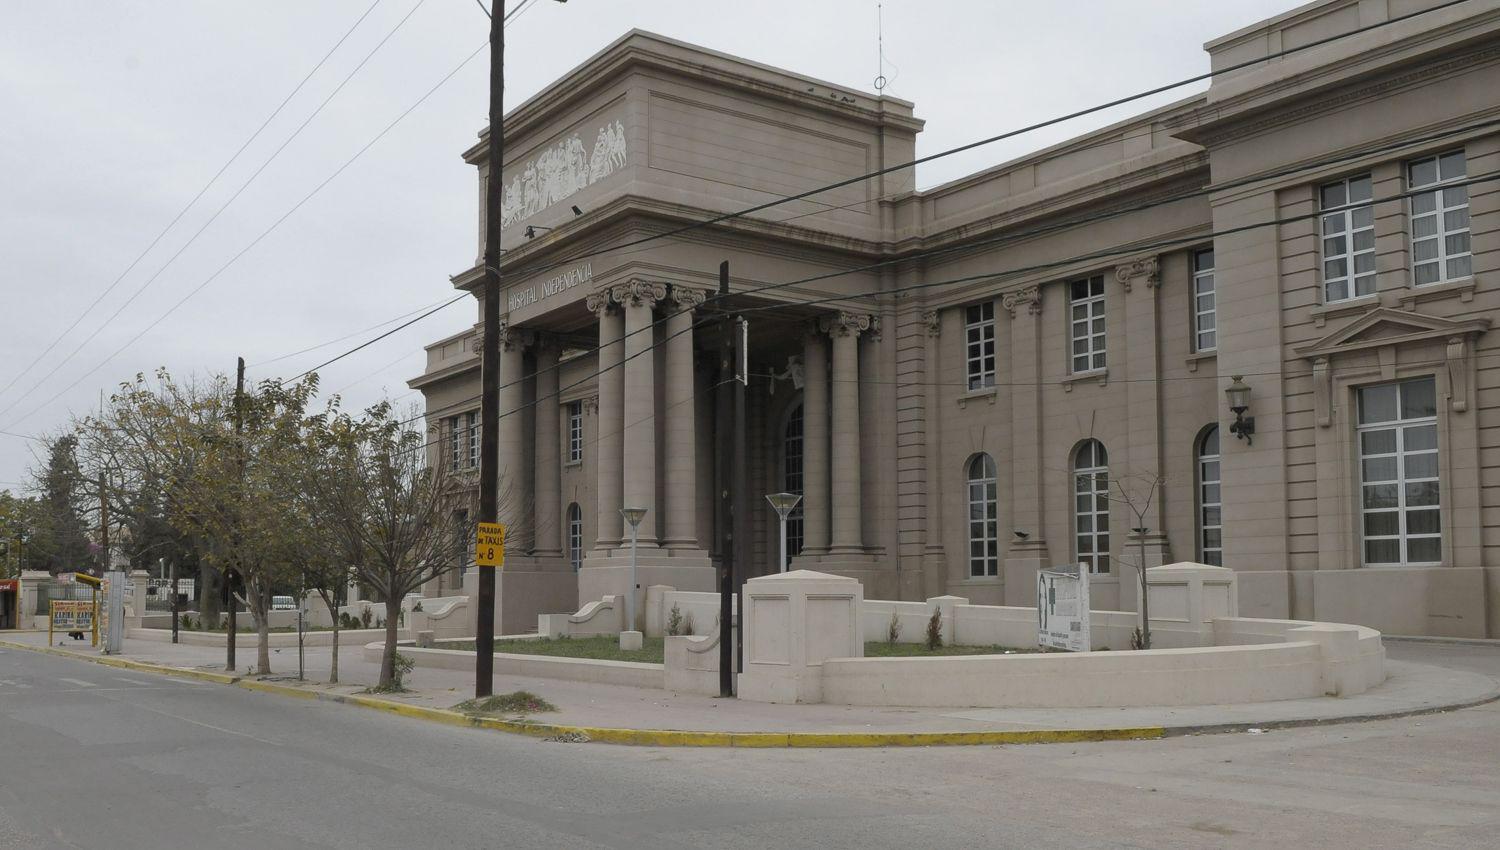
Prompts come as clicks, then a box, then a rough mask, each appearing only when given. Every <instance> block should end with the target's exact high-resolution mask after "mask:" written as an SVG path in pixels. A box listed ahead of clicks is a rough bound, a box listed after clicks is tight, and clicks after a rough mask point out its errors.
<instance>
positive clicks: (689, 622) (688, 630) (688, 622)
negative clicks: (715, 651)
mask: <svg viewBox="0 0 1500 850" xmlns="http://www.w3.org/2000/svg"><path fill="white" fill-rule="evenodd" d="M682 633H683V634H685V635H690V634H692V633H693V612H691V611H689V612H688V615H687V616H686V617H684V618H683V620H682Z"/></svg>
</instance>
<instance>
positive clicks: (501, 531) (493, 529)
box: [474, 522, 505, 567]
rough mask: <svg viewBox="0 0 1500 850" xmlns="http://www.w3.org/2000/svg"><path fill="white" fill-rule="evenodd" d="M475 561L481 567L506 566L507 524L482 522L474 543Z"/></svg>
mask: <svg viewBox="0 0 1500 850" xmlns="http://www.w3.org/2000/svg"><path fill="white" fill-rule="evenodd" d="M474 563H476V564H478V565H479V566H481V567H503V566H505V526H504V525H503V524H502V523H498V522H481V523H479V530H478V533H477V539H476V540H475V544H474Z"/></svg>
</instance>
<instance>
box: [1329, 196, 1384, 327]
mask: <svg viewBox="0 0 1500 850" xmlns="http://www.w3.org/2000/svg"><path fill="white" fill-rule="evenodd" d="M1370 199H1371V186H1370V175H1368V174H1361V175H1359V176H1358V177H1350V178H1348V179H1347V180H1340V181H1339V182H1337V183H1329V184H1328V185H1326V186H1324V187H1323V188H1322V189H1320V190H1319V192H1318V201H1319V208H1320V209H1323V210H1332V212H1325V213H1323V215H1322V218H1321V220H1322V223H1323V224H1322V227H1323V303H1325V304H1332V303H1334V302H1337V301H1347V300H1349V299H1350V298H1359V297H1360V296H1363V295H1374V294H1375V208H1374V207H1372V206H1370ZM1356 204H1358V205H1359V206H1354V205H1356ZM1340 207H1348V209H1339V208H1340Z"/></svg>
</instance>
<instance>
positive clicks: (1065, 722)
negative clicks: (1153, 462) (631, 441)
mask: <svg viewBox="0 0 1500 850" xmlns="http://www.w3.org/2000/svg"><path fill="white" fill-rule="evenodd" d="M0 640H7V641H11V642H13V643H16V644H24V645H29V646H35V647H43V646H45V645H46V643H47V635H46V634H45V633H19V634H18V633H9V634H7V635H6V636H5V637H3V638H0ZM62 648H66V649H69V650H70V651H75V652H78V653H79V654H80V655H86V656H97V652H96V651H94V650H92V649H89V648H88V647H83V648H82V649H78V648H76V645H75V646H72V647H67V646H64V647H62ZM362 648H363V647H362V646H346V647H343V648H342V650H341V652H340V657H339V668H340V679H341V684H340V685H337V686H330V685H326V684H322V683H321V681H320V680H322V679H325V678H326V677H327V672H328V666H329V660H330V656H331V649H330V648H327V647H320V648H310V649H308V650H307V651H306V665H307V673H308V679H309V681H308V682H307V683H306V685H305V687H307V688H308V689H310V690H313V691H316V692H319V693H323V694H345V695H348V694H355V693H357V692H359V691H361V690H362V689H363V688H365V687H367V686H368V685H370V684H371V683H373V682H374V681H376V680H377V678H378V675H379V670H378V667H377V665H375V664H373V663H371V662H367V661H365V660H364V659H363V653H362ZM123 657H124V658H126V659H129V660H133V661H140V662H145V663H151V664H160V665H166V666H171V667H179V668H188V669H197V670H203V671H210V670H212V671H220V672H222V671H223V661H224V652H223V650H222V649H220V648H215V647H199V646H184V645H173V644H169V643H157V642H154V641H143V640H127V641H126V643H125V654H124V656H123ZM271 657H272V669H273V671H274V673H275V675H273V676H272V677H270V678H271V681H274V682H277V683H280V684H286V685H295V684H297V683H296V680H295V676H296V669H297V651H296V649H295V648H293V649H282V650H279V651H277V650H273V651H272V656H271ZM254 658H255V645H254V640H253V637H252V638H251V639H250V640H248V641H246V642H245V643H243V644H241V646H240V647H239V650H238V659H237V660H238V662H239V665H240V671H239V672H240V674H241V675H244V674H246V672H247V668H248V666H249V664H251V663H253V662H254ZM247 662H248V663H247ZM1386 669H1387V672H1388V676H1389V677H1388V679H1387V681H1386V682H1385V683H1384V684H1382V685H1381V686H1379V687H1377V688H1374V689H1372V690H1370V691H1369V692H1367V693H1365V694H1362V695H1359V696H1356V697H1351V698H1347V699H1335V698H1319V699H1305V700H1286V701H1280V702H1269V703H1252V704H1243V705H1211V706H1190V707H1182V706H1169V707H1155V708H1124V709H1116V708H1070V709H997V708H947V709H944V708H867V707H851V706H834V705H768V704H764V703H752V702H741V701H739V700H733V699H729V700H725V699H718V698H712V697H704V696H698V695H693V694H678V693H672V692H668V691H662V690H655V689H645V688H632V687H624V686H618V685H597V684H585V683H579V682H564V681H558V680H555V679H540V678H525V677H515V676H496V677H495V681H494V691H495V693H506V692H509V691H514V690H527V691H531V692H533V693H536V694H539V695H541V696H542V697H544V698H546V699H547V700H549V701H550V702H552V703H553V704H555V705H556V706H557V707H558V711H557V712H556V713H548V714H546V715H542V716H537V717H535V718H534V719H535V720H536V721H538V722H545V723H547V724H551V725H554V726H577V727H605V728H615V729H619V728H625V729H638V730H683V731H694V732H712V733H757V732H775V733H823V734H836V735H860V734H870V735H902V734H921V733H955V732H957V733H974V732H1037V731H1049V730H1053V731H1072V732H1079V731H1100V730H1122V729H1132V730H1152V729H1154V730H1156V733H1155V734H1169V735H1170V734H1188V733H1192V732H1197V731H1216V730H1232V729H1250V728H1275V727H1279V726H1295V725H1307V724H1316V723H1329V722H1339V721H1346V720H1362V719H1375V718H1382V717H1391V716H1399V715H1403V714H1414V713H1422V712H1430V711H1438V710H1443V709H1448V708H1457V707H1463V706H1469V705H1474V704H1477V703H1481V702H1486V701H1489V700H1494V699H1497V698H1500V682H1497V681H1496V680H1495V679H1494V678H1491V677H1490V676H1488V675H1484V674H1482V673H1478V672H1471V671H1465V670H1456V669H1451V668H1447V667H1441V666H1436V665H1432V664H1425V663H1419V662H1413V661H1392V660H1388V661H1387V663H1386ZM314 680H319V681H314ZM408 686H409V687H410V688H411V691H410V692H409V693H406V694H398V695H388V696H386V697H384V698H385V699H389V700H393V701H399V702H400V703H403V704H405V705H409V706H413V707H420V708H432V709H449V708H452V707H453V706H454V705H455V704H457V703H459V702H461V701H462V700H464V699H465V698H467V697H468V696H470V695H471V694H472V692H473V676H472V674H467V673H463V672H460V671H450V670H433V669H424V668H419V669H417V670H415V671H414V672H413V674H412V675H411V676H410V677H409V679H408ZM1144 736H1146V737H1150V736H1151V735H1149V734H1147V735H1144Z"/></svg>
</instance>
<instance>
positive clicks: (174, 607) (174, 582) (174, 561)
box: [172, 558, 178, 643]
mask: <svg viewBox="0 0 1500 850" xmlns="http://www.w3.org/2000/svg"><path fill="white" fill-rule="evenodd" d="M177 617H178V614H177V559H176V558H173V559H172V642H173V643H176V642H177Z"/></svg>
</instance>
